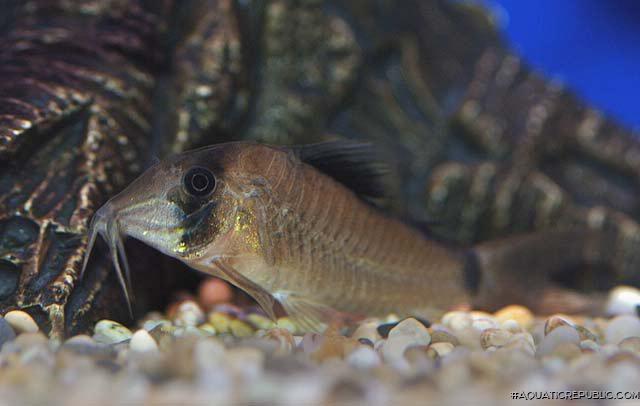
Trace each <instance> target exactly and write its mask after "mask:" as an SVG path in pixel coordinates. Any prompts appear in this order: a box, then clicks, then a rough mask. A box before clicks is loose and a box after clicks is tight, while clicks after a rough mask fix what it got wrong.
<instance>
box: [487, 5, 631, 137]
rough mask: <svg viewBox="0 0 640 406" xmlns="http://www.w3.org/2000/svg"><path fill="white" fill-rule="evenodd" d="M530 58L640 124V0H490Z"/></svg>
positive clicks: (539, 67)
mask: <svg viewBox="0 0 640 406" xmlns="http://www.w3.org/2000/svg"><path fill="white" fill-rule="evenodd" d="M485 4H486V5H488V6H489V8H490V10H493V13H494V14H495V15H496V16H497V17H498V18H499V22H501V25H502V29H503V33H504V34H505V35H506V37H507V39H508V40H509V42H510V43H511V45H512V46H513V47H514V49H515V50H516V51H517V52H518V53H519V54H520V55H522V56H523V57H524V58H525V59H526V60H527V62H528V63H529V64H530V65H532V66H533V67H534V68H535V69H537V70H539V71H541V72H543V73H545V74H546V75H548V76H551V77H556V78H559V79H560V80H562V82H564V83H565V85H567V86H568V87H569V88H571V89H572V90H573V91H575V92H576V93H577V94H578V95H580V96H582V98H583V99H585V100H587V101H588V102H589V103H590V104H592V105H593V106H595V107H597V108H599V109H601V110H603V111H605V112H606V113H608V114H609V115H611V116H613V117H614V118H616V119H618V120H619V121H620V122H621V123H622V124H625V125H627V126H629V127H633V128H636V129H639V128H640V103H638V101H640V0H486V1H485Z"/></svg>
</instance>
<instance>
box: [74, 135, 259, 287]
mask: <svg viewBox="0 0 640 406" xmlns="http://www.w3.org/2000/svg"><path fill="white" fill-rule="evenodd" d="M242 147H243V144H241V143H230V144H220V145H215V146H212V147H206V148H202V149H199V150H194V151H190V152H186V153H183V154H179V155H177V156H175V157H173V158H170V159H167V160H164V161H161V162H158V163H156V164H155V165H153V166H152V167H150V168H149V169H147V170H146V171H145V172H144V173H143V174H142V175H140V177H138V178H137V179H136V180H135V181H133V182H132V183H131V184H130V185H129V186H127V187H126V188H125V189H124V190H123V191H122V192H120V193H119V194H118V195H116V196H114V197H113V198H111V199H110V200H109V201H108V202H107V203H105V204H104V205H103V206H102V207H101V208H100V209H99V210H98V211H97V212H96V214H95V215H94V217H93V219H92V223H91V225H90V230H89V247H88V253H87V255H86V257H85V265H84V266H83V272H84V269H85V267H86V261H87V259H88V256H89V253H90V251H91V249H92V246H93V243H94V242H95V239H96V236H97V235H101V236H102V237H103V238H104V239H105V241H106V242H107V244H108V245H109V248H110V251H111V257H112V262H113V263H114V266H115V268H116V270H117V272H118V276H119V278H120V280H121V283H122V285H123V288H124V289H125V291H127V290H128V288H127V287H126V285H127V282H126V280H128V279H129V277H128V274H129V271H128V266H127V261H126V258H125V252H124V248H123V244H122V239H123V237H125V236H127V237H132V238H135V239H137V240H140V241H142V242H143V243H145V244H147V245H149V246H151V247H153V248H155V249H157V250H159V251H160V252H162V253H164V254H166V255H169V256H172V257H174V258H177V259H180V260H182V261H183V262H185V263H187V264H190V263H193V261H195V260H197V258H199V257H202V256H203V255H205V254H211V253H212V252H213V253H214V254H213V255H215V252H216V251H218V252H221V251H224V250H228V249H229V241H230V238H229V234H230V233H232V232H233V230H234V229H235V220H236V219H237V218H239V216H238V214H237V213H238V211H239V210H240V203H239V202H240V201H241V200H242V197H243V196H245V195H246V194H247V192H246V187H245V186H246V183H247V181H246V180H245V179H243V177H242V176H239V175H238V165H239V163H241V161H243V159H242V157H241V155H242ZM240 172H241V171H240ZM216 247H217V248H216ZM121 262H122V263H121ZM121 268H123V269H124V270H125V272H124V273H123V272H122V271H121Z"/></svg>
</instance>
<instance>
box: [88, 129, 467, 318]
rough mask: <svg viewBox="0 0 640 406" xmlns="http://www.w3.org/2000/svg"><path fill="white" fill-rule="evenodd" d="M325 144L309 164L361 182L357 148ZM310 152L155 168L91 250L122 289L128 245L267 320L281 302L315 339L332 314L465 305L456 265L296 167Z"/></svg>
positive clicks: (204, 152) (214, 155)
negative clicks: (239, 297)
mask: <svg viewBox="0 0 640 406" xmlns="http://www.w3.org/2000/svg"><path fill="white" fill-rule="evenodd" d="M326 145H327V144H325V146H323V147H321V148H320V149H318V151H320V156H318V154H316V155H315V158H314V159H313V160H314V162H315V163H318V162H320V161H323V160H325V158H333V159H334V161H333V163H334V164H336V165H338V164H340V161H341V160H342V162H341V163H342V164H343V165H345V166H349V165H351V166H352V169H353V168H355V169H353V170H351V171H349V169H348V168H347V169H346V170H345V169H344V168H343V170H342V176H343V178H344V177H345V173H346V174H347V175H346V176H357V175H358V174H359V169H358V167H357V165H356V166H354V162H357V161H358V160H357V159H355V160H354V159H353V158H358V154H359V153H360V154H361V153H362V152H363V151H366V149H362V148H359V147H356V148H353V147H351V149H350V150H349V151H350V152H349V153H344V152H341V148H342V147H344V145H342V146H341V143H336V145H334V146H331V147H329V148H327V147H326ZM305 148H306V149H305ZM308 148H314V146H311V147H302V149H301V148H297V149H294V148H286V147H275V146H268V145H262V144H258V143H248V142H235V143H228V144H220V145H215V146H211V147H206V148H202V149H199V150H195V151H191V152H187V153H183V154H180V155H177V156H176V157H174V158H172V159H169V160H167V161H164V162H160V163H158V164H156V165H154V166H153V167H151V168H150V169H148V170H147V171H146V172H145V173H144V174H143V175H142V176H141V177H140V178H138V179H137V180H136V181H134V182H133V183H132V184H131V185H130V186H129V187H127V188H126V189H125V190H124V191H123V192H121V193H120V194H119V195H117V196H115V197H114V198H113V199H111V200H110V201H109V202H108V203H107V204H105V206H103V207H102V208H101V209H100V210H99V211H98V213H97V215H96V217H95V219H94V222H93V225H92V232H91V240H92V241H93V240H95V236H96V235H97V234H103V236H104V237H105V239H106V240H107V241H108V242H109V244H110V247H111V251H112V257H113V261H114V264H115V265H116V267H117V268H118V271H119V274H120V275H121V281H122V283H123V285H124V286H125V288H126V285H127V282H126V280H127V279H128V275H127V276H125V275H123V272H122V271H121V270H120V268H121V266H120V265H121V263H123V267H124V268H125V271H126V272H124V273H126V274H128V269H127V267H126V259H125V258H124V249H122V242H121V240H122V236H125V235H126V236H130V237H133V238H136V239H138V240H141V241H143V242H145V243H147V244H148V245H150V246H152V247H155V248H156V249H158V250H160V251H161V252H163V253H164V254H167V255H170V256H172V257H175V258H178V259H180V260H181V261H183V262H184V263H186V264H187V265H189V266H190V267H192V268H194V269H197V270H199V271H202V272H205V273H207V274H210V275H213V276H217V277H220V278H223V279H225V280H227V281H229V282H231V283H232V284H234V285H236V286H238V287H239V288H241V289H243V290H244V291H246V292H247V293H249V294H250V295H251V296H253V297H254V298H255V299H256V300H257V301H258V303H259V304H260V305H261V306H262V307H263V309H264V310H265V311H266V312H267V314H269V315H270V316H272V317H275V313H274V310H273V305H274V301H275V300H277V301H279V302H280V303H281V304H282V305H283V307H284V309H285V310H286V311H287V312H288V313H289V315H290V316H292V317H293V318H295V319H298V320H299V322H300V323H301V324H302V325H305V326H307V327H308V328H309V329H313V330H318V329H320V328H321V325H322V324H325V323H326V322H329V321H330V320H331V318H333V317H336V316H337V315H338V314H341V313H348V314H357V315H381V314H386V313H389V312H395V313H398V314H409V313H414V312H424V311H428V309H432V308H433V309H436V308H439V309H442V308H446V307H448V306H451V305H452V304H456V303H460V302H466V301H468V299H469V296H468V291H467V289H466V288H465V283H464V282H465V281H464V280H465V274H464V272H465V270H464V261H462V260H461V259H460V258H459V257H458V256H457V255H456V254H455V253H453V252H451V251H450V250H448V249H446V248H444V247H442V246H440V245H438V244H437V243H436V242H434V241H430V240H428V239H426V238H425V237H424V236H423V235H422V234H421V233H420V232H418V231H416V230H414V229H412V228H410V227H409V226H407V225H405V224H404V223H402V222H400V221H398V220H396V219H394V218H391V217H389V216H387V215H385V214H384V213H383V212H382V211H380V210H379V209H377V208H375V207H374V206H373V205H372V204H370V203H368V202H366V201H365V200H363V198H361V197H360V196H358V195H357V194H356V193H355V192H354V191H352V190H351V189H350V188H349V187H347V186H346V185H345V184H344V183H343V182H340V181H339V180H338V179H336V178H334V177H332V176H330V175H328V174H326V173H324V172H323V171H321V170H319V169H317V167H316V166H313V165H312V164H309V163H307V162H305V161H304V155H305V153H306V152H308ZM316 148H317V147H316ZM347 149H348V148H347ZM306 156H312V155H309V154H306ZM336 157H338V159H337V160H336ZM360 158H363V157H360ZM362 160H363V159H360V162H361V163H362ZM361 167H364V168H366V166H361ZM334 169H335V168H334ZM360 175H366V173H360ZM371 181H375V180H373V179H372V180H371ZM347 183H348V182H347Z"/></svg>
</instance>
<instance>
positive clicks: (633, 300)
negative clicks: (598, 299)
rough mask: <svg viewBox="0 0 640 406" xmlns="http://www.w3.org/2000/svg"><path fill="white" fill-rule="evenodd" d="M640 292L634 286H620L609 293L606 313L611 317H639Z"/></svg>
mask: <svg viewBox="0 0 640 406" xmlns="http://www.w3.org/2000/svg"><path fill="white" fill-rule="evenodd" d="M639 305H640V290H639V289H637V288H634V287H632V286H618V287H616V288H615V289H613V290H612V291H611V292H610V293H609V297H608V299H607V304H606V312H607V314H610V315H614V316H616V315H622V314H630V315H637V314H638V313H637V308H638V306H639Z"/></svg>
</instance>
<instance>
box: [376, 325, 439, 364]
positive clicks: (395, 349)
mask: <svg viewBox="0 0 640 406" xmlns="http://www.w3.org/2000/svg"><path fill="white" fill-rule="evenodd" d="M429 343H431V334H429V330H427V328H426V327H425V326H424V325H423V324H422V323H420V322H419V321H418V320H416V319H413V318H408V319H405V320H403V321H401V322H400V323H398V325H397V326H395V327H394V328H392V329H391V331H390V332H389V338H387V341H385V342H384V345H383V347H382V354H383V356H384V358H385V359H387V360H389V361H391V362H394V361H399V360H402V357H403V355H404V352H405V350H406V349H407V348H409V347H411V346H414V345H429Z"/></svg>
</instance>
